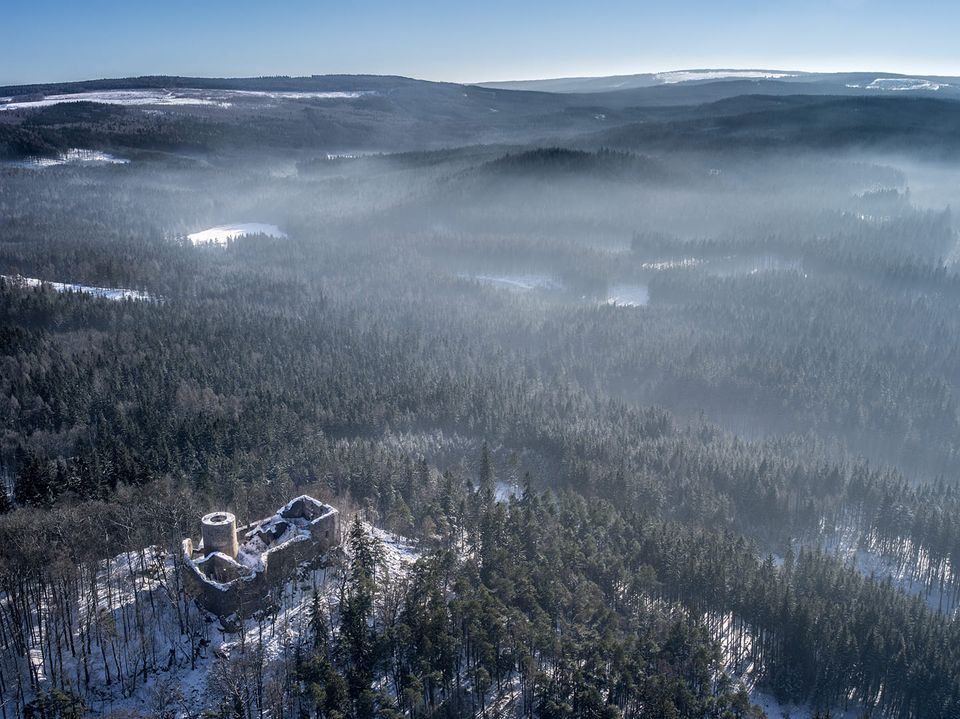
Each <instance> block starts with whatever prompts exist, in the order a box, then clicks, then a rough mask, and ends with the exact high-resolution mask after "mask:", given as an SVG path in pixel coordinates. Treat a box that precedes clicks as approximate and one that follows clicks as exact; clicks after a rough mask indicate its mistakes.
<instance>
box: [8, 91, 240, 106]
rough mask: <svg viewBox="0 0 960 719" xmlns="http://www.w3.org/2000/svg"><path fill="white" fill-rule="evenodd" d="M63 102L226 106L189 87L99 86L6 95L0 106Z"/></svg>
mask: <svg viewBox="0 0 960 719" xmlns="http://www.w3.org/2000/svg"><path fill="white" fill-rule="evenodd" d="M66 102H98V103H102V104H105V105H123V106H126V107H135V106H140V105H214V106H220V107H229V105H224V103H223V102H222V101H218V100H214V99H213V98H211V97H204V96H202V95H199V94H195V92H191V91H180V90H170V91H168V90H100V91H96V92H77V93H71V94H64V95H47V96H45V97H43V98H40V99H35V100H34V99H30V100H15V99H13V98H9V99H7V102H4V103H3V104H0V110H26V109H31V108H37V107H50V106H51V105H60V104H63V103H66Z"/></svg>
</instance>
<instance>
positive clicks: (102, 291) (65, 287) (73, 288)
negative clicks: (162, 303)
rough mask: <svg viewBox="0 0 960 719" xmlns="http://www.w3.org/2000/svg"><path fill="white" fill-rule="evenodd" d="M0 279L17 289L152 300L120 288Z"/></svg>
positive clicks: (8, 277)
mask: <svg viewBox="0 0 960 719" xmlns="http://www.w3.org/2000/svg"><path fill="white" fill-rule="evenodd" d="M0 278H2V279H4V280H5V281H7V282H9V283H10V284H13V285H17V286H19V287H41V286H42V287H49V288H50V289H52V290H53V291H54V292H79V293H81V294H85V295H93V296H94V297H102V298H104V299H107V300H150V299H153V298H152V297H151V296H150V295H149V294H147V293H146V292H140V291H139V290H128V289H124V288H122V287H90V286H89V285H75V284H71V283H69V282H47V281H46V280H40V279H37V278H36V277H21V276H20V275H13V276H11V275H0Z"/></svg>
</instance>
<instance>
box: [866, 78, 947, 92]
mask: <svg viewBox="0 0 960 719" xmlns="http://www.w3.org/2000/svg"><path fill="white" fill-rule="evenodd" d="M847 87H865V88H866V89H867V90H885V91H887V92H905V91H910V90H939V89H940V88H942V87H950V86H949V85H944V84H941V83H938V82H931V81H930V80H924V79H923V78H921V77H878V78H877V79H876V80H874V81H873V82H871V83H870V84H869V85H862V86H861V85H847Z"/></svg>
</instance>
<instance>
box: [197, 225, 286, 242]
mask: <svg viewBox="0 0 960 719" xmlns="http://www.w3.org/2000/svg"><path fill="white" fill-rule="evenodd" d="M246 235H267V236H268V237H276V238H279V239H286V237H287V233H286V232H283V231H282V230H281V229H280V228H279V227H277V226H276V225H267V224H264V223H262V222H239V223H233V224H229V225H217V226H216V227H210V228H208V229H206V230H202V231H200V232H194V233H192V234H189V235H187V239H188V240H190V242H191V243H193V244H194V245H226V244H227V243H228V242H231V241H232V240H235V239H237V238H238V237H244V236H246Z"/></svg>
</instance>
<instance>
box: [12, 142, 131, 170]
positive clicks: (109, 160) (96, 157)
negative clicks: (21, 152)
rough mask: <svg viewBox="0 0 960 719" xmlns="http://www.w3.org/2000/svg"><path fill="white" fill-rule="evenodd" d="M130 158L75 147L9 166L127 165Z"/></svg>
mask: <svg viewBox="0 0 960 719" xmlns="http://www.w3.org/2000/svg"><path fill="white" fill-rule="evenodd" d="M129 163H130V160H127V159H125V158H122V157H117V156H116V155H111V154H110V153H108V152H100V151H99V150H83V149H81V148H79V147H75V148H73V149H72V150H67V151H66V152H63V153H61V154H60V155H59V156H58V157H35V158H31V159H29V160H12V161H10V162H8V163H6V164H7V166H8V167H20V168H24V169H28V170H42V169H43V168H45V167H56V166H58V165H127V164H129Z"/></svg>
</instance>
